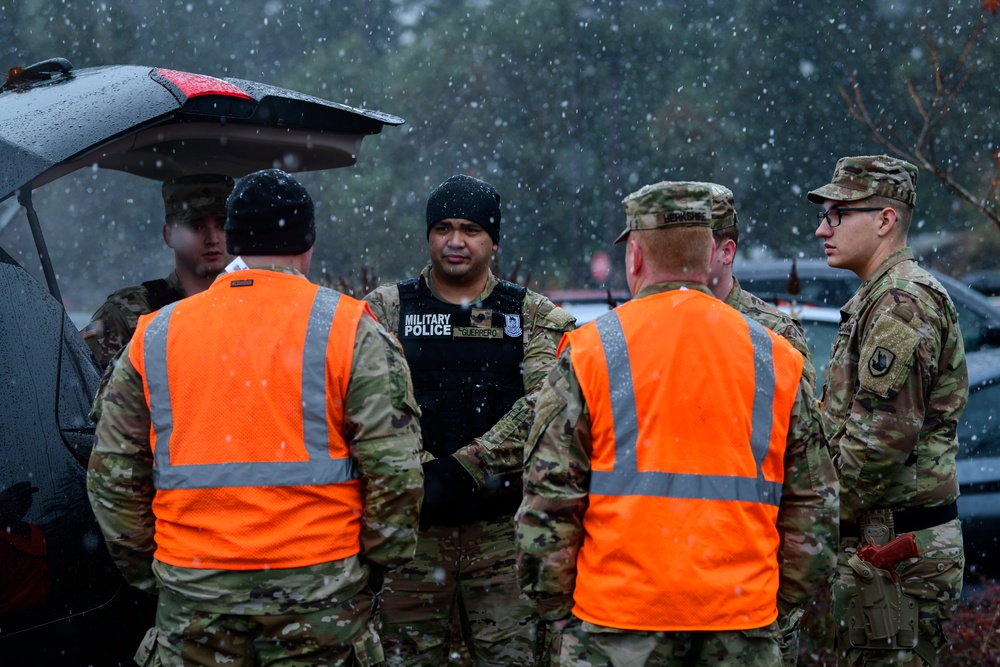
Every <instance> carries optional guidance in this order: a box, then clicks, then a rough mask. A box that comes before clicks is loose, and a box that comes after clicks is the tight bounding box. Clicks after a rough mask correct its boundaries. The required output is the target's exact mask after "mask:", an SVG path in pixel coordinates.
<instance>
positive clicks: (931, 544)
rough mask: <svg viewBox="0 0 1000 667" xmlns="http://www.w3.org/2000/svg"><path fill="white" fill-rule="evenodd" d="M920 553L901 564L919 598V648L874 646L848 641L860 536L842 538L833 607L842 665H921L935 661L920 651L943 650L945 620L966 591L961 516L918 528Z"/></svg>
mask: <svg viewBox="0 0 1000 667" xmlns="http://www.w3.org/2000/svg"><path fill="white" fill-rule="evenodd" d="M913 534H914V536H915V537H916V541H917V550H918V551H919V552H920V558H915V559H912V562H905V561H904V563H902V564H900V565H898V566H897V567H896V574H897V576H898V577H899V581H900V583H901V584H902V589H903V593H904V594H906V595H909V596H911V597H913V598H915V599H916V602H917V631H918V633H919V642H920V643H921V644H923V645H924V646H925V647H926V648H920V647H918V649H916V650H898V649H893V650H873V649H860V648H855V647H852V646H849V645H848V643H849V642H848V641H847V638H846V635H845V634H844V631H845V630H846V628H847V624H848V609H849V604H850V600H851V597H853V596H854V595H855V594H856V593H857V585H856V583H855V576H856V575H855V572H854V570H853V569H852V568H851V566H850V565H849V564H848V559H849V558H850V557H851V556H852V555H854V554H855V553H856V552H857V548H858V539H857V538H844V539H842V540H841V541H840V553H839V555H838V558H837V579H836V580H835V581H834V583H833V592H832V607H833V619H834V622H835V623H836V627H837V628H838V632H837V661H838V665H840V666H841V667H862V666H863V667H921V666H922V665H929V664H931V663H930V662H929V661H927V660H924V659H923V658H921V657H920V655H919V654H918V651H923V652H924V653H925V654H930V653H935V654H936V653H938V652H940V651H941V650H942V649H943V648H944V647H946V646H947V645H948V639H947V637H945V634H944V631H943V629H942V628H941V622H942V621H944V620H947V619H949V618H951V616H952V614H954V613H955V608H956V607H957V606H958V599H959V597H961V595H962V575H963V572H964V569H965V551H964V549H963V548H962V526H961V523H960V519H954V520H952V521H949V522H948V523H944V524H941V525H940V526H935V527H934V528H928V529H926V530H918V531H914V533H913Z"/></svg>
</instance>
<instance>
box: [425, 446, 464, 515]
mask: <svg viewBox="0 0 1000 667" xmlns="http://www.w3.org/2000/svg"><path fill="white" fill-rule="evenodd" d="M423 468H424V504H423V507H422V508H421V510H420V528H421V529H426V528H427V527H428V526H432V525H444V526H457V525H458V524H460V523H462V520H461V519H462V510H463V507H464V505H465V504H467V503H468V502H469V500H470V499H471V498H472V496H473V495H474V494H475V492H476V482H475V480H474V479H472V475H470V474H469V473H468V472H466V471H465V468H463V467H462V464H461V463H459V462H458V459H456V458H455V457H454V456H445V457H444V458H440V459H434V460H433V461H428V462H427V463H425V464H424V465H423Z"/></svg>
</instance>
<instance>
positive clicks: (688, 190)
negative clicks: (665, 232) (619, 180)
mask: <svg viewBox="0 0 1000 667" xmlns="http://www.w3.org/2000/svg"><path fill="white" fill-rule="evenodd" d="M622 203H623V204H625V216H626V222H625V224H626V227H625V231H623V232H622V233H621V234H620V235H619V236H618V238H617V239H615V243H621V242H622V241H624V240H625V237H626V236H628V235H629V232H634V231H642V230H647V229H663V228H666V227H710V226H711V223H712V191H711V189H710V188H709V187H708V184H707V183H696V182H693V181H662V182H660V183H653V184H652V185H647V186H645V187H643V188H642V189H640V190H638V191H636V192H633V193H632V194H630V195H629V196H628V197H626V198H625V199H624V200H623V201H622Z"/></svg>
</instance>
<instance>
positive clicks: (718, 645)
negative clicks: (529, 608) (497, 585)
mask: <svg viewBox="0 0 1000 667" xmlns="http://www.w3.org/2000/svg"><path fill="white" fill-rule="evenodd" d="M780 637H781V631H780V630H779V629H778V624H777V622H774V623H772V624H771V625H769V626H767V627H765V628H760V629H757V630H734V631H727V632H644V631H632V630H618V629H615V628H606V627H602V626H598V625H593V624H592V623H587V622H586V621H581V620H580V619H578V618H576V617H575V616H574V617H572V618H571V619H570V620H569V622H568V623H567V624H566V625H565V626H564V627H563V628H562V631H561V632H560V633H559V635H558V636H557V637H556V639H555V641H554V642H553V658H552V667H720V666H725V667H780V666H781V648H780V646H779V638H780Z"/></svg>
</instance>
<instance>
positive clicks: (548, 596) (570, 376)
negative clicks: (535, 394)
mask: <svg viewBox="0 0 1000 667" xmlns="http://www.w3.org/2000/svg"><path fill="white" fill-rule="evenodd" d="M680 287H686V288H688V289H698V290H700V291H703V292H706V293H709V292H708V289H707V288H706V287H705V286H704V285H697V284H695V283H677V282H670V283H661V284H658V285H654V286H650V287H648V288H646V289H644V290H643V291H642V292H640V293H639V295H638V296H637V298H642V297H643V296H648V295H650V294H655V293H659V292H664V291H667V290H671V289H678V288H680ZM588 326H589V325H588ZM571 355H572V349H571V348H569V347H567V348H566V349H564V350H563V353H562V354H561V355H560V356H559V359H558V362H557V365H556V368H555V370H553V372H552V373H551V374H550V375H549V377H548V378H547V379H546V381H545V384H544V385H543V386H542V389H541V392H540V395H539V398H538V407H537V411H536V417H535V422H534V424H533V426H532V428H531V433H530V435H529V437H528V449H527V451H526V454H525V462H524V469H525V472H524V501H523V502H522V504H521V508H520V509H519V510H518V513H517V517H516V524H517V552H518V556H517V569H518V577H519V580H520V584H521V588H522V589H523V590H524V592H525V593H526V594H527V595H529V596H530V597H532V598H534V599H536V600H537V601H538V604H539V612H540V614H541V615H542V617H543V618H546V619H547V620H558V619H560V618H564V617H566V616H568V615H569V613H570V610H571V609H572V605H573V601H572V595H573V590H574V588H575V580H576V558H577V553H578V551H579V549H580V546H581V544H582V543H583V523H582V522H583V516H584V513H585V512H586V509H587V502H588V501H587V496H588V493H589V486H590V469H591V464H590V454H591V436H590V413H589V409H588V407H587V404H586V401H585V400H584V397H583V391H582V389H581V387H580V383H579V381H578V379H577V377H576V374H575V373H574V371H573V365H572V361H571ZM723 358H724V357H720V359H723ZM810 396H811V393H809V388H808V382H807V381H806V380H805V379H803V380H802V382H801V383H800V389H799V396H798V398H797V400H796V402H795V406H794V408H793V410H792V415H791V421H790V423H789V432H788V443H787V446H786V449H785V479H784V483H783V486H782V496H781V505H780V508H779V511H778V524H777V525H778V532H779V534H780V538H781V545H780V548H779V552H778V565H779V567H780V584H779V589H778V596H779V600H778V606H779V609H780V610H781V612H782V613H783V614H793V613H796V612H794V611H793V608H794V607H800V606H801V605H803V604H804V603H806V602H808V601H809V600H811V599H812V598H813V597H814V596H815V595H816V594H817V593H818V592H819V591H820V590H821V589H822V588H823V587H824V586H825V585H826V583H827V581H828V580H829V578H830V576H831V575H832V573H833V571H834V568H835V564H836V545H837V528H838V526H837V511H838V493H839V487H838V484H837V479H836V472H835V470H834V467H833V462H832V457H831V456H830V451H829V448H828V447H827V444H826V442H825V440H824V439H823V437H822V433H821V432H820V431H819V430H818V428H816V423H815V421H816V419H818V416H817V417H813V418H811V419H810V418H809V417H808V415H809V413H810V412H814V411H810V410H809V408H808V405H809V404H810V401H811V399H810V398H809V397H810ZM813 405H815V403H814V402H813ZM720 539H727V538H726V537H725V536H720ZM796 618H797V616H796ZM794 620H795V619H792V621H790V622H793V621H794ZM779 622H785V619H783V618H779Z"/></svg>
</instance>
